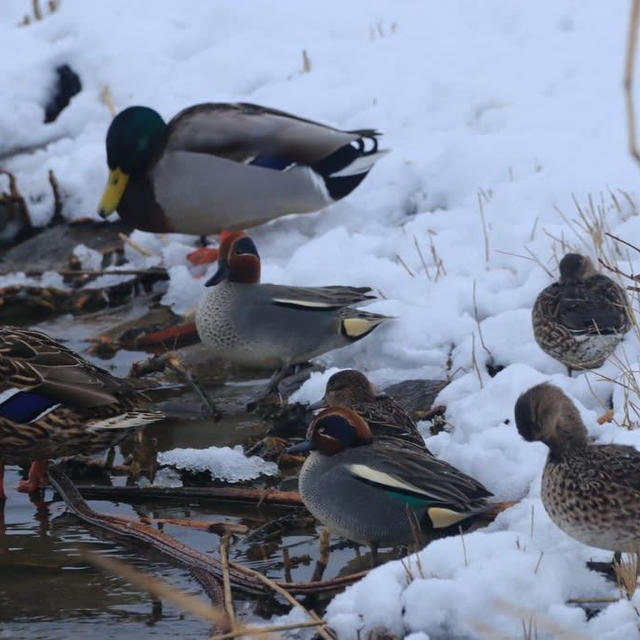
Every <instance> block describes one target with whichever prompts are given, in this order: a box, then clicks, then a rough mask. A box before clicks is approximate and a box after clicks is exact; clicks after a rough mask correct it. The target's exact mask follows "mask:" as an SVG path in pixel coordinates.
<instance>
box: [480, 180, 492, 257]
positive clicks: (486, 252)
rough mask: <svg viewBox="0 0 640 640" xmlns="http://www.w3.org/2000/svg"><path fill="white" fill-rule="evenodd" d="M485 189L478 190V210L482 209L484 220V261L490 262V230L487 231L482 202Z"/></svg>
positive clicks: (481, 217)
mask: <svg viewBox="0 0 640 640" xmlns="http://www.w3.org/2000/svg"><path fill="white" fill-rule="evenodd" d="M483 193H484V192H483V191H481V190H478V210H479V211H480V221H481V222H482V233H483V235H484V261H485V262H486V263H487V264H488V263H489V232H488V231H487V222H486V220H485V218H484V205H483V204H482V198H483V197H486V196H483Z"/></svg>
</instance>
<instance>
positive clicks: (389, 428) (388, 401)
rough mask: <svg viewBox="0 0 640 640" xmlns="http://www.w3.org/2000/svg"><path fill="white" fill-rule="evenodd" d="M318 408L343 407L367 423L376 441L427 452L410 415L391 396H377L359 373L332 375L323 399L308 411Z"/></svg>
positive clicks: (380, 394)
mask: <svg viewBox="0 0 640 640" xmlns="http://www.w3.org/2000/svg"><path fill="white" fill-rule="evenodd" d="M321 407H345V408H347V409H351V410H353V411H355V412H356V413H357V414H358V415H359V416H360V417H361V418H364V420H366V421H367V424H368V425H369V428H370V429H371V432H372V433H373V435H374V436H375V438H376V441H381V440H382V439H383V438H384V439H389V440H391V441H393V442H396V443H398V444H405V445H409V446H415V447H417V448H418V449H420V450H422V451H428V449H427V448H426V447H425V444H424V438H423V437H422V436H421V435H420V432H419V431H418V427H417V426H416V423H415V422H414V421H413V419H412V418H411V416H410V415H409V414H408V413H407V412H406V411H405V410H404V409H403V408H402V407H401V406H400V405H399V404H398V403H397V402H396V401H395V400H394V399H393V398H392V397H391V396H388V395H386V394H384V393H377V392H376V390H375V389H374V388H373V385H372V384H371V382H369V379H368V378H367V376H365V375H364V374H363V373H360V371H356V370H354V369H345V370H344V371H338V373H334V374H333V375H332V376H331V377H330V378H329V380H328V381H327V386H326V388H325V391H324V397H323V398H322V400H320V401H319V402H315V403H313V404H312V405H310V407H309V408H310V409H320V408H321Z"/></svg>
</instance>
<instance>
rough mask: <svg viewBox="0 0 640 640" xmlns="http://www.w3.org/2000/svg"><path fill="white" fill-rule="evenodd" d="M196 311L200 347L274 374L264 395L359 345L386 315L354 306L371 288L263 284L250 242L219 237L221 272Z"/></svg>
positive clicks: (240, 236) (240, 235) (244, 237)
mask: <svg viewBox="0 0 640 640" xmlns="http://www.w3.org/2000/svg"><path fill="white" fill-rule="evenodd" d="M205 286H206V287H207V288H206V290H205V292H204V294H203V296H202V298H201V300H200V304H199V305H198V310H197V312H196V327H197V329H198V334H199V335H200V339H201V340H202V342H203V343H204V344H205V345H207V346H208V347H209V348H210V349H212V350H213V352H214V353H215V354H216V355H218V356H220V357H221V358H224V359H226V360H230V361H231V362H235V363H237V364H240V365H242V366H247V367H253V368H263V369H272V370H276V372H275V374H274V376H273V377H272V379H271V382H270V385H269V388H268V392H272V391H276V390H277V386H278V383H279V382H280V380H281V379H282V378H283V377H284V375H286V373H287V371H288V370H290V368H291V366H292V365H297V364H300V363H303V362H306V361H308V360H310V359H311V358H314V357H316V356H319V355H321V354H323V353H326V352H327V351H331V350H333V349H338V348H340V347H345V346H347V345H349V344H351V343H353V342H356V341H357V340H361V339H362V338H364V337H365V336H367V335H368V334H369V333H371V332H372V331H373V330H374V329H375V328H376V327H377V326H379V325H380V324H382V323H383V322H385V321H386V320H388V319H389V318H388V317H387V316H382V315H379V314H376V313H368V312H366V311H361V310H359V309H355V308H353V306H352V305H355V304H357V303H359V302H363V301H365V300H370V299H372V298H374V297H375V296H371V295H369V292H370V291H371V289H370V288H369V287H347V286H329V287H292V286H288V285H277V284H261V283H260V258H259V256H258V250H257V249H256V246H255V244H254V242H253V240H252V239H251V238H250V237H249V236H247V235H246V234H245V233H243V232H240V231H234V232H230V233H225V234H223V235H222V243H221V245H220V255H219V258H218V272H217V273H216V274H215V275H214V276H213V277H212V278H211V279H210V280H209V281H208V282H207V283H206V284H205Z"/></svg>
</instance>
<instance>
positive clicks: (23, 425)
mask: <svg viewBox="0 0 640 640" xmlns="http://www.w3.org/2000/svg"><path fill="white" fill-rule="evenodd" d="M146 404H147V400H146V398H145V397H144V395H143V394H142V393H141V392H140V391H138V390H137V389H136V387H135V386H134V385H133V384H132V383H130V382H129V381H127V380H124V379H122V378H116V377H115V376H112V375H111V374H110V373H109V372H108V371H105V370H104V369H100V368H99V367H96V366H94V365H92V364H91V363H89V362H87V361H86V360H85V359H84V358H82V357H81V356H79V355H78V354H77V353H74V352H73V351H71V350H70V349H67V348H66V347H64V346H63V345H61V344H59V343H58V342H56V341H55V340H52V339H51V338H50V337H49V336H47V335H46V334H44V333H41V332H40V331H33V330H29V329H22V328H19V327H11V326H6V325H5V326H2V327H0V500H2V499H4V498H5V495H4V491H3V483H2V476H3V471H4V464H5V463H6V464H24V463H27V462H30V461H34V462H33V463H32V465H31V468H30V470H29V479H28V480H27V481H24V482H22V483H21V484H20V485H19V489H20V490H22V491H35V490H36V489H37V488H38V487H39V486H40V485H41V484H42V482H43V479H44V473H45V469H46V461H47V459H49V458H58V457H60V456H71V455H76V454H79V453H82V454H91V453H95V452H97V451H101V450H103V449H107V448H109V447H111V446H113V445H115V444H116V443H118V442H119V441H120V440H122V438H124V437H125V436H126V435H127V434H129V433H131V432H132V431H133V430H135V429H138V428H141V427H143V426H144V425H147V424H149V423H151V422H155V421H157V420H160V419H162V418H163V417H164V415H163V414H162V413H161V412H159V411H152V410H148V409H144V406H145V405H146Z"/></svg>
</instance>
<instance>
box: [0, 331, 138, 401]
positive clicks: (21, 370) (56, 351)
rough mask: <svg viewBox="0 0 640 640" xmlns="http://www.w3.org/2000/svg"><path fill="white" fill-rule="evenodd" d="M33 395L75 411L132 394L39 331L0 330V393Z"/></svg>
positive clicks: (126, 385) (121, 383)
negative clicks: (23, 392) (34, 393)
mask: <svg viewBox="0 0 640 640" xmlns="http://www.w3.org/2000/svg"><path fill="white" fill-rule="evenodd" d="M12 389H20V390H23V391H27V390H28V391H31V392H34V391H37V393H38V394H41V395H42V396H46V398H48V399H49V400H55V401H56V402H59V403H69V404H71V405H73V406H76V407H94V406H100V405H105V404H112V403H116V402H118V401H119V400H120V398H121V396H122V395H128V394H131V393H132V392H134V391H135V389H134V387H133V386H132V385H130V384H129V383H128V382H127V381H125V380H121V379H119V378H115V377H114V376H112V375H111V374H110V373H109V372H107V371H105V370H104V369H101V368H99V367H96V366H95V365H92V364H91V363H89V362H87V361H86V360H85V359H84V358H82V357H81V356H79V355H78V354H76V353H74V352H73V351H71V350H70V349H67V348H66V347H64V346H63V345H61V344H60V343H58V342H56V341H55V340H53V339H51V338H50V337H49V336H47V335H46V334H44V333H41V332H40V331H34V330H29V329H22V328H19V327H10V326H4V327H1V328H0V391H2V392H4V393H5V395H6V392H7V391H11V390H12Z"/></svg>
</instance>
